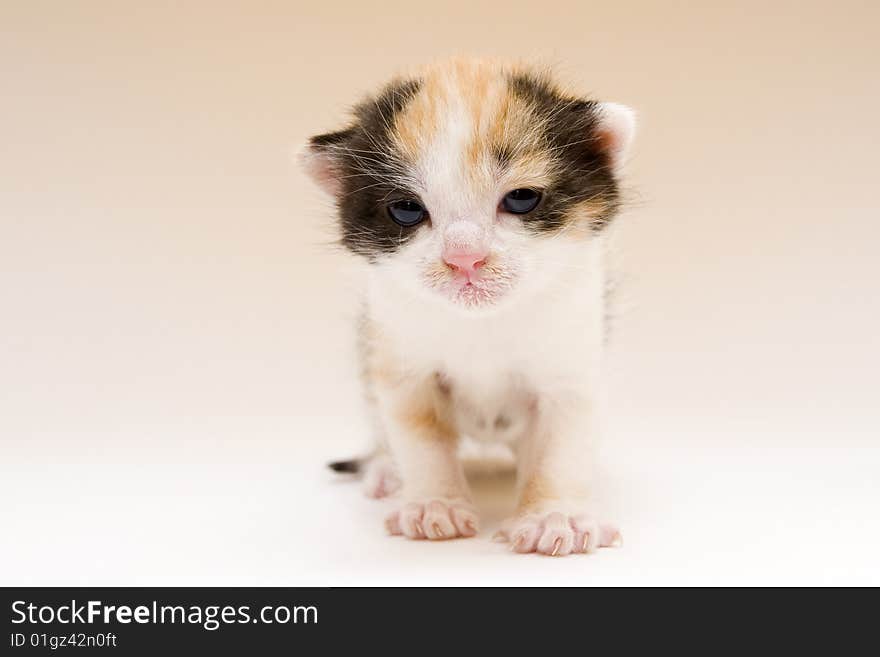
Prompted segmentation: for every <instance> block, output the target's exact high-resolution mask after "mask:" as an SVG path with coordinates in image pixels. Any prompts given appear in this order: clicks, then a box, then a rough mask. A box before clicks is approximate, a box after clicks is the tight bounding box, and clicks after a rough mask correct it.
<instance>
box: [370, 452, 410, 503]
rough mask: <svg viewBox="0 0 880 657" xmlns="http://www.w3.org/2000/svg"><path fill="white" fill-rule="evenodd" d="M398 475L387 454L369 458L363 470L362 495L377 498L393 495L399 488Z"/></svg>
mask: <svg viewBox="0 0 880 657" xmlns="http://www.w3.org/2000/svg"><path fill="white" fill-rule="evenodd" d="M400 484H401V482H400V477H398V476H397V470H395V469H394V464H393V463H392V462H391V459H390V458H388V457H387V456H377V457H375V458H372V459H370V461H369V462H368V463H367V465H366V469H365V470H364V483H363V486H364V495H366V496H367V497H372V498H374V499H379V498H381V497H388V496H389V495H394V493H396V492H397V491H398V490H400Z"/></svg>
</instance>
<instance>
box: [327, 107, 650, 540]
mask: <svg viewBox="0 0 880 657" xmlns="http://www.w3.org/2000/svg"><path fill="white" fill-rule="evenodd" d="M451 98H453V99H454V98H455V96H454V95H452V96H451ZM445 109H446V110H447V114H446V116H447V119H448V120H447V121H446V122H445V123H444V126H443V127H442V129H441V130H440V131H439V132H438V136H437V137H436V139H435V141H434V142H433V143H430V144H424V145H422V147H421V151H420V152H423V153H424V154H425V155H424V157H423V159H422V160H421V161H420V162H418V164H417V166H416V170H415V171H414V172H413V178H414V179H415V180H417V181H418V184H419V189H418V190H417V191H418V193H419V195H420V198H421V200H422V201H423V203H424V204H425V206H426V207H427V208H428V210H429V212H430V217H431V221H430V224H429V225H428V224H426V225H423V226H422V227H421V228H420V229H419V231H418V233H417V234H416V235H415V236H414V237H413V239H411V240H409V241H408V242H407V243H406V244H404V245H403V246H401V248H400V249H399V250H398V251H397V252H396V253H395V254H393V255H390V256H385V257H383V258H380V259H379V260H378V261H377V262H376V263H374V264H373V265H372V266H371V267H370V275H369V285H368V309H369V310H368V313H369V317H370V319H371V320H372V321H373V322H374V324H375V325H376V326H377V329H378V331H379V332H380V333H381V335H382V340H383V341H384V342H386V343H387V344H389V345H391V348H392V349H393V352H394V357H395V360H396V362H398V363H403V364H405V375H404V377H403V378H402V380H401V381H399V382H398V383H397V384H396V385H393V386H377V387H376V389H375V395H376V399H377V411H378V414H379V419H380V422H381V425H382V428H383V432H384V436H383V442H384V443H385V445H384V446H383V447H385V448H387V449H388V450H389V452H390V454H391V456H392V458H393V460H394V463H395V465H396V468H397V470H398V473H399V475H400V478H401V480H402V484H403V489H402V498H403V503H402V507H401V510H399V511H398V512H396V513H395V514H392V516H391V517H390V518H389V520H388V528H389V530H390V531H391V532H392V533H402V534H405V535H407V536H409V537H410V538H429V539H432V538H450V537H453V536H456V535H463V536H466V535H470V533H468V532H466V531H463V530H460V529H461V528H460V527H458V526H459V524H461V522H463V520H462V518H466V519H467V520H468V521H470V522H475V520H476V515H475V511H474V509H473V508H472V507H471V506H470V496H469V493H468V488H467V483H466V481H465V478H464V474H463V471H462V468H461V465H460V463H459V459H458V455H457V453H456V449H455V445H454V444H452V443H450V441H444V440H426V439H424V438H415V437H413V436H412V435H409V433H408V430H407V427H406V426H404V425H402V424H401V423H400V422H399V421H398V420H397V419H396V418H397V417H398V414H397V413H396V410H397V409H399V408H400V407H401V405H405V404H406V403H407V399H408V398H410V397H411V396H412V395H414V394H416V393H417V390H418V388H419V387H420V386H424V385H425V384H426V382H430V381H433V380H435V379H434V377H435V373H438V372H439V373H442V376H443V377H444V379H445V380H448V382H449V384H450V389H451V392H450V395H451V400H452V404H453V409H454V415H455V417H456V420H457V424H458V426H459V428H461V429H462V430H464V431H466V432H467V433H468V434H471V436H472V437H474V438H477V439H480V440H484V441H492V440H500V441H503V442H504V443H506V444H509V445H511V446H512V448H513V449H514V450H515V452H516V456H517V467H518V479H519V482H520V486H523V485H524V484H525V482H528V481H529V480H531V479H533V478H535V477H537V478H538V479H541V480H544V481H548V482H552V489H553V490H554V491H555V493H557V494H556V495H554V496H553V497H550V498H547V499H540V500H539V501H537V502H535V503H533V504H532V505H531V506H528V507H527V508H525V509H523V511H522V515H521V516H519V517H517V518H515V519H513V520H512V521H511V522H510V523H507V524H506V525H505V529H504V533H505V535H506V536H507V537H508V538H510V539H511V541H512V544H513V547H514V549H515V550H516V551H520V552H522V551H538V552H544V553H547V554H554V555H560V554H568V553H571V552H585V551H590V550H592V549H593V548H595V547H598V546H599V545H602V544H610V542H611V541H612V540H614V537H615V535H616V530H614V529H613V528H610V527H606V528H605V529H604V533H603V530H601V529H600V528H601V525H600V524H599V523H598V521H597V520H596V519H595V518H596V516H595V513H594V509H593V508H592V501H591V499H590V493H591V482H592V480H593V475H592V473H593V466H594V462H593V456H594V447H595V443H596V441H597V440H598V437H599V434H600V431H601V414H602V407H603V401H602V395H603V386H602V370H603V366H602V354H603V343H604V327H603V320H604V317H605V309H604V299H605V286H606V282H605V266H604V245H603V239H602V237H601V236H597V235H594V234H591V233H590V232H589V231H584V230H578V231H577V233H575V229H572V230H570V231H568V230H565V229H563V230H562V231H561V232H557V233H554V234H550V235H545V236H536V235H534V234H532V233H530V232H528V231H527V230H526V229H525V228H524V226H523V223H522V219H521V218H520V217H516V216H512V215H508V214H506V213H504V212H501V211H499V209H498V208H499V202H500V200H501V198H502V197H503V195H504V194H505V193H506V192H508V191H510V190H511V189H514V188H517V187H522V186H528V183H529V181H519V180H515V179H504V178H503V177H501V175H500V174H499V175H497V176H482V177H481V176H474V175H471V172H468V171H467V170H466V167H465V166H464V164H463V160H462V158H463V153H464V152H465V141H466V140H467V139H468V137H469V135H471V134H473V130H474V126H472V125H471V124H470V123H469V120H470V119H469V117H468V114H467V112H466V111H464V108H463V107H457V106H456V104H455V101H454V100H451V101H450V106H449V107H448V108H445ZM602 113H603V125H604V126H605V127H606V128H607V131H608V134H609V135H610V137H609V139H608V144H609V147H610V148H611V149H613V152H612V158H613V162H614V164H615V166H618V165H619V164H620V163H621V161H622V159H623V157H624V156H625V154H626V151H627V148H628V146H629V142H630V140H631V135H632V132H633V127H634V118H633V114H632V112H631V111H629V110H627V109H626V108H623V107H622V106H619V105H616V104H606V105H603V110H602ZM481 180H491V184H488V185H486V184H481V183H480V181H481ZM475 181H476V182H475ZM323 182H325V183H326V180H324V181H323ZM584 221H586V218H584ZM450 247H454V248H457V249H462V248H473V249H474V250H476V251H481V252H483V251H488V253H489V258H490V260H491V262H492V264H493V268H492V271H491V272H490V274H488V275H487V276H486V278H485V280H481V281H480V283H479V285H478V286H477V288H478V289H475V290H470V291H469V293H468V295H465V294H460V293H459V292H460V291H459V290H458V288H457V287H456V283H455V281H454V280H453V278H452V274H451V273H450V272H449V271H446V270H444V269H443V267H442V260H441V257H442V254H443V252H444V250H445V249H447V248H450ZM502 415H503V416H504V417H506V419H507V420H509V422H506V423H505V422H502V423H501V424H502V425H505V426H503V427H496V421H497V419H498V418H499V417H500V416H502ZM444 514H447V515H444ZM440 518H445V520H443V521H442V522H441V520H439V519H440ZM438 523H439V524H438ZM457 527H458V529H456V528H457ZM435 534H436V535H435Z"/></svg>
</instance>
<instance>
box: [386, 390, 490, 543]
mask: <svg viewBox="0 0 880 657" xmlns="http://www.w3.org/2000/svg"><path fill="white" fill-rule="evenodd" d="M376 392H377V398H378V401H379V408H380V410H381V412H382V418H383V424H384V427H385V436H386V439H387V441H388V445H389V447H390V450H391V453H392V455H393V458H394V462H395V465H396V466H397V468H398V471H399V472H400V477H401V479H402V480H403V489H402V497H403V504H402V506H401V507H400V509H398V510H397V511H395V512H393V513H392V514H391V515H389V516H388V518H387V519H386V528H387V529H388V531H389V532H390V533H391V534H403V535H404V536H406V537H408V538H412V539H422V538H427V539H430V540H440V539H448V538H456V537H459V536H464V537H466V536H474V535H475V534H476V533H477V514H476V511H475V509H474V507H473V506H472V505H471V501H470V492H469V490H468V486H467V481H466V480H465V477H464V471H463V469H462V466H461V463H460V462H459V459H458V454H457V451H458V450H457V447H458V435H457V431H456V429H455V427H454V425H453V422H452V417H451V414H450V413H449V407H448V403H447V399H446V398H445V396H444V393H443V391H442V390H441V389H440V387H439V386H438V383H437V379H436V377H434V376H433V375H429V376H425V377H423V378H421V379H410V378H406V379H399V380H397V381H395V382H394V384H393V385H387V386H383V387H377V389H376Z"/></svg>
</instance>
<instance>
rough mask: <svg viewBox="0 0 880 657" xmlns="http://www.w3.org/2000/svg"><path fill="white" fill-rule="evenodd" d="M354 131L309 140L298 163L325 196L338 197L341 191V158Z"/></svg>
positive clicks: (339, 132)
mask: <svg viewBox="0 0 880 657" xmlns="http://www.w3.org/2000/svg"><path fill="white" fill-rule="evenodd" d="M353 133H354V130H353V129H352V128H348V129H347V130H340V131H338V132H328V133H327V134H324V135H317V136H315V137H312V138H311V139H309V143H308V145H307V146H306V148H305V150H303V152H302V153H300V156H299V162H300V165H301V166H302V168H303V170H304V171H305V172H306V173H307V174H309V177H310V178H311V179H312V180H313V181H314V182H315V183H316V184H317V185H318V186H319V187H320V188H321V189H323V190H324V191H325V192H326V193H327V194H330V195H331V196H339V194H340V192H341V191H342V180H341V176H342V166H341V164H342V158H343V157H344V153H345V147H346V144H347V143H348V141H349V139H350V138H351V136H352V134H353Z"/></svg>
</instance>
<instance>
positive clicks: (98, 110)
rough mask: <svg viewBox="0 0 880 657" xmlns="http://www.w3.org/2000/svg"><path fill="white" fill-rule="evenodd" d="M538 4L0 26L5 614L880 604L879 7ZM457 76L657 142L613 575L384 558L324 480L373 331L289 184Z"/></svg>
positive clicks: (348, 420)
mask: <svg viewBox="0 0 880 657" xmlns="http://www.w3.org/2000/svg"><path fill="white" fill-rule="evenodd" d="M520 4H522V3H520ZM533 4H534V3H532V4H529V5H528V6H526V5H523V6H519V4H517V2H516V1H515V0H495V1H494V2H488V1H487V2H481V3H474V2H467V1H465V0H460V1H459V0H451V1H450V2H445V3H412V2H410V3H406V6H403V5H401V6H399V7H395V8H394V9H393V10H389V11H388V12H386V13H384V14H377V13H376V11H375V7H374V6H373V5H371V4H370V3H354V2H352V3H342V2H333V1H322V2H320V3H311V2H307V1H305V0H303V1H302V2H277V3H266V4H261V5H260V7H259V8H255V7H254V5H253V3H245V2H239V3H235V2H230V3H217V2H195V1H193V2H187V3H139V4H138V5H136V6H135V5H134V4H133V3H83V2H77V3H58V2H54V3H44V2H37V1H36V0H34V1H31V2H19V3H15V2H11V3H10V2H5V3H2V9H0V13H2V16H0V30H2V32H3V33H2V37H0V78H2V80H3V98H2V102H0V145H2V146H0V584H47V585H48V584H75V583H82V584H110V585H124V584H211V585H219V584H279V585H280V584H358V583H375V584H382V583H389V584H390V583H402V584H420V583H425V584H426V583H440V584H453V583H458V584H465V583H468V584H470V583H473V584H490V583H491V584H555V583H565V584H611V583H618V584H651V583H664V584H708V583H732V584H735V583H741V584H746V583H749V584H769V583H779V584H782V583H787V584H822V583H864V584H868V583H873V584H880V574H878V573H880V566H878V557H877V555H878V554H880V528H878V519H877V517H878V515H880V514H878V513H877V509H878V508H880V490H878V485H880V484H878V481H880V456H878V450H880V412H878V406H880V404H878V397H880V394H878V390H880V385H878V372H880V339H878V336H880V307H878V297H880V294H878V284H880V258H878V256H877V250H878V247H877V245H878V244H880V219H878V217H880V210H878V191H877V161H876V160H877V152H878V149H877V145H878V144H880V133H878V125H880V124H878V122H877V116H880V89H878V85H877V70H878V68H880V50H878V46H877V38H876V26H877V24H878V22H880V19H878V16H880V4H878V3H866V2H863V1H856V0H852V1H850V0H837V1H835V2H833V3H832V2H808V3H804V2H800V3H796V6H795V5H794V4H792V6H791V7H788V6H786V5H785V3H774V4H773V6H769V5H768V3H766V2H758V1H757V0H753V1H751V2H730V3H723V2H713V3H686V4H679V5H675V6H673V5H671V4H669V3H656V2H647V1H643V2H637V1H631V2H613V3H612V2H606V3H584V2H582V1H577V2H575V1H568V2H563V1H560V2H559V3H558V5H557V6H555V7H554V8H553V10H552V11H546V12H543V13H542V14H540V15H538V14H536V13H535V12H534V11H533V9H534V6H533ZM464 15H466V16H467V17H468V20H466V21H462V19H461V17H462V16H464ZM559 16H566V17H567V20H563V21H560V20H559ZM756 16H759V17H760V20H756V19H755V17H756ZM413 25H417V26H424V25H430V26H431V29H428V30H425V29H422V30H421V31H420V32H419V38H418V48H406V49H404V48H403V47H402V46H401V47H387V48H377V47H376V43H377V37H376V35H377V34H380V33H385V34H388V35H392V36H393V35H406V34H410V33H411V31H412V29H413ZM658 28H659V29H658ZM524 38H527V41H528V44H529V51H528V52H524V46H523V39H524ZM331 43H332V44H333V45H332V47H331V46H328V44H331ZM389 43H392V44H393V43H394V41H393V39H392V40H390V41H389ZM404 50H405V52H404ZM453 52H460V53H480V54H488V55H501V56H508V57H522V56H526V57H529V56H530V55H531V54H532V53H534V55H535V56H536V58H539V59H543V60H550V61H555V62H559V63H560V64H561V66H560V68H561V69H562V70H563V71H564V73H565V74H566V75H567V76H568V77H570V78H571V79H572V81H573V83H575V84H576V85H577V86H578V87H580V88H582V89H585V90H587V91H590V92H592V93H594V94H595V95H596V97H599V98H602V99H607V100H617V101H621V102H624V103H626V104H628V105H631V106H633V107H635V108H636V109H637V110H638V114H639V120H640V129H639V135H638V137H637V139H636V143H635V145H634V150H633V153H634V156H633V159H632V161H631V163H630V166H629V175H628V178H627V180H628V183H629V184H631V186H632V189H633V190H634V191H633V192H632V193H630V194H629V198H630V200H631V201H632V203H630V204H629V208H628V212H627V214H626V216H625V217H624V218H622V220H621V222H620V224H621V227H622V228H623V231H622V233H621V235H620V247H621V248H620V256H621V257H620V260H621V269H622V271H623V272H625V274H626V275H625V277H624V279H623V283H622V288H621V290H620V293H621V297H622V298H623V299H624V300H625V301H626V302H627V305H628V307H629V310H628V311H627V312H625V313H624V314H623V315H622V316H621V317H620V319H619V321H618V322H617V323H616V326H615V329H614V335H613V345H614V355H613V358H612V359H611V363H612V369H613V376H612V380H611V383H610V386H611V390H610V397H611V399H612V400H613V401H614V409H613V412H612V413H611V422H612V426H611V433H610V434H609V436H608V438H607V440H606V442H605V445H606V462H607V468H606V470H607V473H608V477H609V479H610V481H611V483H612V489H613V492H614V493H616V495H612V496H611V499H612V501H613V502H614V503H615V504H616V505H617V507H618V508H619V516H618V519H619V521H620V524H621V526H622V529H623V531H624V537H625V547H624V548H623V549H622V550H617V551H605V552H603V553H600V554H598V555H596V556H590V557H584V558H574V557H573V558H565V559H559V560H552V559H544V558H540V557H519V556H514V555H511V554H509V553H508V552H507V551H506V550H505V548H504V546H502V545H497V544H494V543H491V542H490V540H489V536H490V535H491V533H492V532H491V529H488V530H484V531H483V532H482V533H481V535H480V537H479V538H478V539H476V540H471V541H462V542H457V543H449V544H416V543H407V542H404V541H403V540H402V539H390V538H386V537H385V536H384V535H383V531H382V525H381V520H382V516H383V511H384V509H383V507H382V505H381V504H377V503H374V502H371V501H369V500H366V499H364V498H362V497H361V496H360V493H359V491H358V489H357V486H355V485H347V484H345V483H340V482H338V481H337V480H335V479H334V478H333V477H332V476H331V473H329V472H327V471H326V470H325V469H324V463H325V462H326V461H327V460H329V459H331V458H337V457H344V456H348V455H350V454H353V453H355V452H356V451H357V450H358V449H359V448H361V447H363V445H364V444H365V439H366V435H365V434H366V431H365V426H364V423H363V420H362V417H361V416H360V414H359V413H358V403H357V400H358V392H357V386H356V376H355V374H354V372H355V369H356V368H355V366H354V364H353V363H352V361H351V352H352V344H353V341H352V335H351V326H352V324H351V318H352V316H353V315H354V314H355V308H356V307H357V306H356V296H355V293H354V292H355V290H354V289H353V287H354V286H353V285H352V284H351V283H350V280H351V279H349V278H348V276H347V274H346V267H345V265H346V263H347V261H346V260H345V259H344V258H342V257H341V256H340V255H339V254H338V253H336V252H334V251H333V250H332V249H329V248H327V243H328V242H329V241H330V239H331V237H332V235H333V233H332V230H331V226H332V225H333V223H332V219H331V218H330V213H329V212H328V210H329V205H330V204H329V203H328V202H327V201H326V200H325V199H323V198H321V197H320V196H319V194H318V192H317V190H315V189H314V187H313V186H312V185H310V184H308V183H307V182H306V181H305V180H304V179H303V177H301V176H299V175H298V174H297V173H296V171H295V169H294V167H293V166H292V165H291V162H290V151H291V149H292V148H293V147H294V146H297V145H299V144H301V143H303V141H304V140H305V139H306V138H307V137H308V136H309V135H311V134H314V133H316V132H320V131H324V130H331V129H334V128H337V127H338V125H339V123H340V121H341V120H342V108H344V107H346V106H348V105H349V104H350V103H351V102H353V101H354V99H355V96H356V95H357V94H358V93H360V92H361V91H364V90H367V89H372V88H374V87H376V86H377V85H379V84H380V83H382V82H384V81H385V80H386V79H387V78H388V77H389V76H390V75H392V74H393V73H395V72H397V71H399V70H400V69H401V67H403V68H405V67H408V66H410V65H414V64H418V63H421V62H424V61H428V60H431V59H434V58H436V57H441V56H446V55H448V54H450V53H453Z"/></svg>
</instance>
